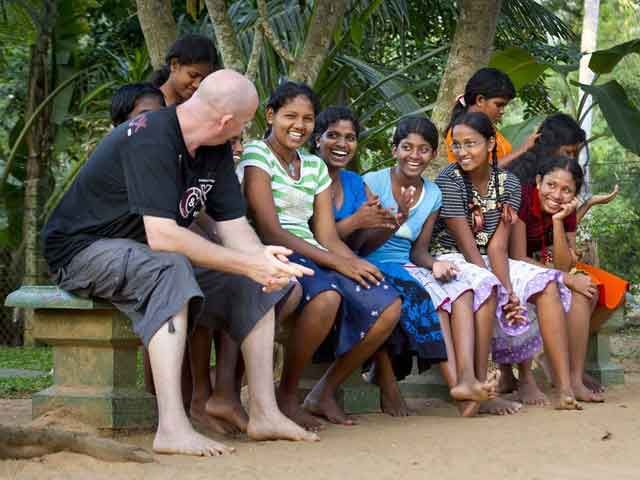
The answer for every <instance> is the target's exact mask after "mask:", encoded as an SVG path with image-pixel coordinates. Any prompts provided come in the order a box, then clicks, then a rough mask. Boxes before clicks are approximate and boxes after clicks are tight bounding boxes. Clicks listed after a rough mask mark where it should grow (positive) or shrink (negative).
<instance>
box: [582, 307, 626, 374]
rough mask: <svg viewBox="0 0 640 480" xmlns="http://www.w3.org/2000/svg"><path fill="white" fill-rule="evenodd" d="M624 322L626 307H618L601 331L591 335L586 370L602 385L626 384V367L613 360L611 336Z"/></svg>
mask: <svg viewBox="0 0 640 480" xmlns="http://www.w3.org/2000/svg"><path fill="white" fill-rule="evenodd" d="M623 323H624V308H623V307H621V308H618V309H617V310H616V311H615V312H614V313H613V315H611V318H610V319H609V320H608V321H607V323H605V324H604V325H603V326H602V328H601V329H600V331H599V332H598V333H596V334H594V335H591V336H590V337H589V346H588V350H587V363H586V368H585V370H586V371H587V373H588V374H589V375H592V376H593V377H594V378H595V379H596V380H598V381H599V382H600V383H602V385H613V384H624V369H623V368H622V366H621V365H619V364H617V363H615V362H613V361H612V360H611V339H610V336H611V334H612V333H613V332H615V331H616V330H617V329H618V328H620V327H621V326H622V325H623Z"/></svg>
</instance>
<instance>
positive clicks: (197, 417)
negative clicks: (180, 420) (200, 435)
mask: <svg viewBox="0 0 640 480" xmlns="http://www.w3.org/2000/svg"><path fill="white" fill-rule="evenodd" d="M189 417H190V418H191V422H192V423H193V424H194V425H196V426H197V427H199V428H201V429H203V430H205V431H209V432H214V433H219V434H222V435H235V434H236V433H240V432H239V430H238V429H237V428H236V427H235V426H234V425H231V424H230V423H228V422H226V421H225V420H222V419H221V418H215V417H212V416H211V415H208V414H207V412H206V411H205V409H203V408H198V407H194V405H193V402H192V403H191V408H190V409H189Z"/></svg>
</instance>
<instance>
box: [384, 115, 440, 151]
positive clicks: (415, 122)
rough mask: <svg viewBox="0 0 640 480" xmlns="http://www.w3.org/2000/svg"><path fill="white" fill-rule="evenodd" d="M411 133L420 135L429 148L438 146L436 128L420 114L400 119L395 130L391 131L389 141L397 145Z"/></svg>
mask: <svg viewBox="0 0 640 480" xmlns="http://www.w3.org/2000/svg"><path fill="white" fill-rule="evenodd" d="M411 133H415V134H418V135H420V136H422V138H424V139H425V140H426V141H427V143H429V145H431V148H433V149H436V148H438V129H437V128H436V126H435V125H434V124H433V122H432V121H431V120H429V119H428V118H427V117H423V116H421V115H411V116H408V117H404V118H402V119H400V121H399V122H398V125H397V126H396V130H395V132H393V139H392V140H391V143H392V144H393V146H394V147H397V146H398V145H400V142H401V141H402V140H404V139H405V138H407V137H408V136H409V134H411Z"/></svg>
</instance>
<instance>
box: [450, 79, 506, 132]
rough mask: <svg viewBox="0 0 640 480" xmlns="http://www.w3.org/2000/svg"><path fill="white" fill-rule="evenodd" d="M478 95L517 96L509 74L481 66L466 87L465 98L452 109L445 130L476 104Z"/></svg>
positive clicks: (490, 96)
mask: <svg viewBox="0 0 640 480" xmlns="http://www.w3.org/2000/svg"><path fill="white" fill-rule="evenodd" d="M478 95H482V96H483V97H484V98H487V99H489V98H496V97H504V98H506V99H507V100H512V99H514V98H515V97H516V88H515V87H514V85H513V82H512V81H511V79H510V78H509V75H507V74H506V73H504V72H503V71H501V70H498V69H497V68H489V67H486V68H481V69H480V70H478V71H477V72H476V73H474V74H473V75H472V76H471V78H470V79H469V81H468V82H467V84H466V85H465V87H464V95H463V99H464V102H463V101H462V99H460V100H457V101H456V103H455V105H454V106H453V110H452V111H451V121H450V122H449V126H448V127H447V128H446V130H445V131H449V129H450V128H452V127H453V121H454V119H455V118H456V117H457V116H458V115H461V114H462V113H464V112H466V111H467V110H468V108H469V107H470V106H471V105H475V103H476V101H477V99H478Z"/></svg>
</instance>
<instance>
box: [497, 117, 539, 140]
mask: <svg viewBox="0 0 640 480" xmlns="http://www.w3.org/2000/svg"><path fill="white" fill-rule="evenodd" d="M545 118H546V117H545V115H536V116H534V117H530V118H528V119H526V120H525V121H524V122H520V123H515V124H513V125H507V126H505V127H500V133H502V134H503V135H504V136H505V137H507V140H509V142H510V143H511V145H522V144H523V143H524V141H525V140H526V138H527V137H528V136H529V135H531V134H532V133H533V132H534V131H535V130H536V129H537V128H538V127H539V126H540V124H541V123H542V121H543V120H544V119H545Z"/></svg>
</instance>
